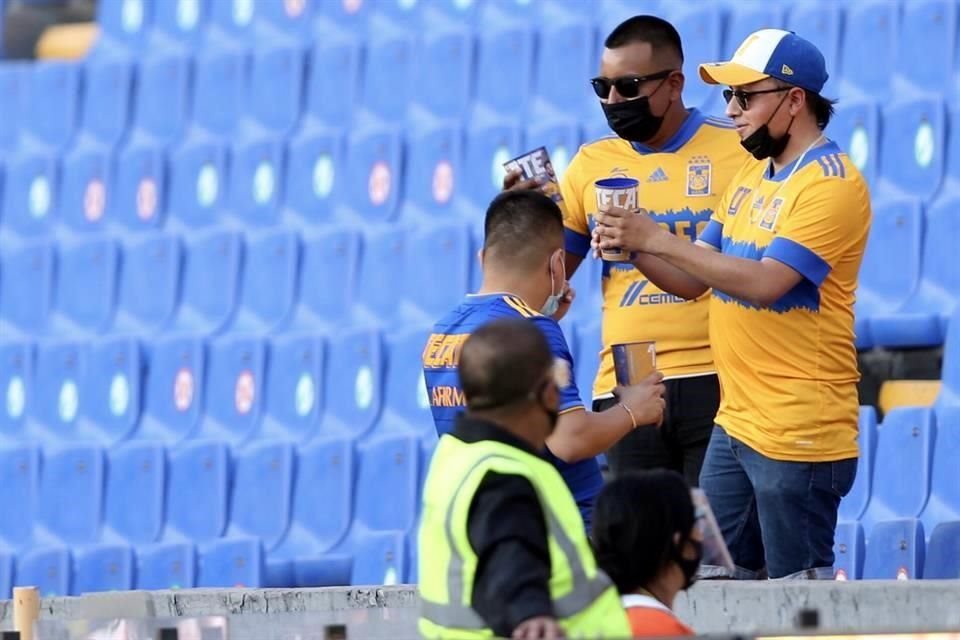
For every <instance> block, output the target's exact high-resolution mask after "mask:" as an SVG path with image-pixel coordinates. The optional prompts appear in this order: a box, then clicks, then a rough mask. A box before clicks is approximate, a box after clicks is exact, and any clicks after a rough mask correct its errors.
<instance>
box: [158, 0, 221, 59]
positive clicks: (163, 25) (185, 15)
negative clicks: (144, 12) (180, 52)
mask: <svg viewBox="0 0 960 640" xmlns="http://www.w3.org/2000/svg"><path fill="white" fill-rule="evenodd" d="M208 4H211V3H208V2H202V1H201V0H170V1H168V2H154V3H153V21H152V25H151V26H152V35H153V36H154V40H155V41H157V40H160V42H161V43H162V45H166V46H181V47H185V48H188V49H196V48H197V47H199V46H200V44H201V43H202V41H203V35H204V27H205V22H206V19H207V16H206V9H207V6H208ZM224 4H225V3H224ZM157 36H159V37H157Z"/></svg>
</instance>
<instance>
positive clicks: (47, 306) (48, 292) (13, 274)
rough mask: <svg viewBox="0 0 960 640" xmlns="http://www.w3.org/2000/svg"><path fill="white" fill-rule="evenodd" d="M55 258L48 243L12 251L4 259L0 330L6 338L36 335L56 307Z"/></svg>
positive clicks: (0, 271) (0, 265) (0, 264)
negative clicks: (54, 304)
mask: <svg viewBox="0 0 960 640" xmlns="http://www.w3.org/2000/svg"><path fill="white" fill-rule="evenodd" d="M54 265H55V257H54V250H53V246H52V245H51V244H50V243H49V242H46V241H38V242H34V243H30V244H28V245H25V246H23V247H20V248H18V249H9V250H6V251H4V253H3V255H2V256H0V291H2V292H3V295H0V328H2V329H3V333H4V334H5V335H11V334H14V335H15V334H18V333H19V334H36V333H39V332H41V331H42V330H43V329H44V328H45V327H46V324H47V317H48V315H49V314H50V310H51V309H52V307H53V293H54V289H53V277H54Z"/></svg>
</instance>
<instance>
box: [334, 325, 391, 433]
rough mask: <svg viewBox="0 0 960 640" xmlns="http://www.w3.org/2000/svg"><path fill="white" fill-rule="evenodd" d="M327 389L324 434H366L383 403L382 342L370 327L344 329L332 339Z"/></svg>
mask: <svg viewBox="0 0 960 640" xmlns="http://www.w3.org/2000/svg"><path fill="white" fill-rule="evenodd" d="M329 346H330V348H329V350H328V354H327V371H334V372H336V373H337V375H330V376H327V379H326V383H325V384H326V388H325V390H324V398H325V407H326V409H325V411H324V414H323V418H324V419H323V427H322V429H323V433H324V434H331V435H332V434H336V435H340V434H350V435H352V436H354V437H359V436H361V435H363V434H365V433H366V432H367V431H368V430H369V429H370V428H371V427H372V426H373V425H374V424H375V423H376V421H377V418H379V417H380V409H381V406H382V404H383V389H382V385H383V382H382V381H383V373H384V370H383V342H382V338H381V336H380V333H379V332H378V331H375V330H371V329H350V330H347V331H343V330H341V332H340V334H339V335H336V336H333V337H331V339H330V342H329Z"/></svg>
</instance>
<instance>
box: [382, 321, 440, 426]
mask: <svg viewBox="0 0 960 640" xmlns="http://www.w3.org/2000/svg"><path fill="white" fill-rule="evenodd" d="M429 334H430V331H429V330H428V329H427V328H420V327H417V328H411V329H407V330H405V331H400V332H395V333H391V334H390V335H389V336H388V337H387V339H386V346H387V375H386V380H385V382H384V406H383V415H382V416H381V417H380V422H379V425H378V427H377V428H378V430H379V431H395V430H396V431H407V432H410V433H413V434H416V435H418V436H422V435H426V434H428V433H430V432H432V431H433V430H434V429H433V417H432V416H431V414H430V398H429V396H428V395H427V387H426V384H425V383H424V381H423V367H422V365H421V354H422V353H423V348H424V346H425V345H426V344H427V337H428V336H429Z"/></svg>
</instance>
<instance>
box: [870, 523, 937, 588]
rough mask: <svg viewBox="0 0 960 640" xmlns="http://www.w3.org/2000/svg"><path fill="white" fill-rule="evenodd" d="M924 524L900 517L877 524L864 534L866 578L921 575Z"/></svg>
mask: <svg viewBox="0 0 960 640" xmlns="http://www.w3.org/2000/svg"><path fill="white" fill-rule="evenodd" d="M923 556H924V542H923V525H922V524H920V521H919V520H913V519H909V518H906V519H900V520H891V521H886V522H879V523H877V524H876V525H875V526H874V527H873V529H871V530H870V532H869V533H868V534H867V550H866V554H865V557H864V561H863V578H864V579H865V580H911V579H917V578H922V577H923Z"/></svg>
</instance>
